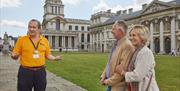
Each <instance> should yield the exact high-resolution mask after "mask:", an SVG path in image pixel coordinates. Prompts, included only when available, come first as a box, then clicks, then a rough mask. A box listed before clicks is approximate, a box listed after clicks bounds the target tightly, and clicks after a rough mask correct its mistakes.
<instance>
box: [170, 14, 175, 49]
mask: <svg viewBox="0 0 180 91" xmlns="http://www.w3.org/2000/svg"><path fill="white" fill-rule="evenodd" d="M175 31H176V21H175V17H172V20H171V50H172V49H176V42H175V41H176V34H175Z"/></svg>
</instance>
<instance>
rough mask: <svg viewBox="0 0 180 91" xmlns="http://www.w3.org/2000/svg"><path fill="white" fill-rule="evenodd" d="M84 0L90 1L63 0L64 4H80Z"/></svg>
mask: <svg viewBox="0 0 180 91" xmlns="http://www.w3.org/2000/svg"><path fill="white" fill-rule="evenodd" d="M83 1H88V0H62V2H63V4H70V5H78V4H80V3H81V2H83Z"/></svg>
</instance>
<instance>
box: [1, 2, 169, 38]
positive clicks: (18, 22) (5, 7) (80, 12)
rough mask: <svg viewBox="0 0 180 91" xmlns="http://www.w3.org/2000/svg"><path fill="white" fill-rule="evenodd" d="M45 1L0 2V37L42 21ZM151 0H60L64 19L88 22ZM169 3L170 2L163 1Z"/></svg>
mask: <svg viewBox="0 0 180 91" xmlns="http://www.w3.org/2000/svg"><path fill="white" fill-rule="evenodd" d="M44 1H45V0H0V37H2V36H3V35H4V33H5V32H7V33H8V35H12V36H14V37H17V36H22V35H25V34H26V32H27V24H28V21H29V20H30V19H32V18H35V19H38V20H40V21H41V22H42V20H43V14H44V11H43V5H44ZM151 1H152V0H62V2H63V4H64V5H65V7H64V13H65V18H75V19H86V20H89V19H90V17H91V14H93V13H96V12H98V11H102V10H107V9H112V12H116V11H117V10H124V9H128V8H132V7H133V9H134V11H136V10H139V9H141V5H142V4H144V3H149V2H151ZM163 1H171V0H163Z"/></svg>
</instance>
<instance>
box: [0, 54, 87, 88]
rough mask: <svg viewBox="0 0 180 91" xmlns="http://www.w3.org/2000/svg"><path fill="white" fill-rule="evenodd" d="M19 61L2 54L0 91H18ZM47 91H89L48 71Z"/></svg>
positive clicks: (0, 60)
mask: <svg viewBox="0 0 180 91" xmlns="http://www.w3.org/2000/svg"><path fill="white" fill-rule="evenodd" d="M18 67H19V64H18V61H17V60H12V59H11V58H10V57H9V56H3V55H2V54H1V53H0V91H17V90H16V85H17V71H18ZM46 91H87V90H85V89H83V88H81V87H79V86H77V85H75V84H73V83H71V82H69V81H67V80H64V79H62V78H61V77H57V76H55V75H54V74H52V73H50V72H48V71H47V88H46Z"/></svg>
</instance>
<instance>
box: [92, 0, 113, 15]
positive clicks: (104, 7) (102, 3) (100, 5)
mask: <svg viewBox="0 0 180 91" xmlns="http://www.w3.org/2000/svg"><path fill="white" fill-rule="evenodd" d="M109 8H110V7H109V6H108V5H107V4H106V2H105V0H100V3H98V5H96V6H94V7H93V13H97V12H99V11H106V10H108V9H109Z"/></svg>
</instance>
